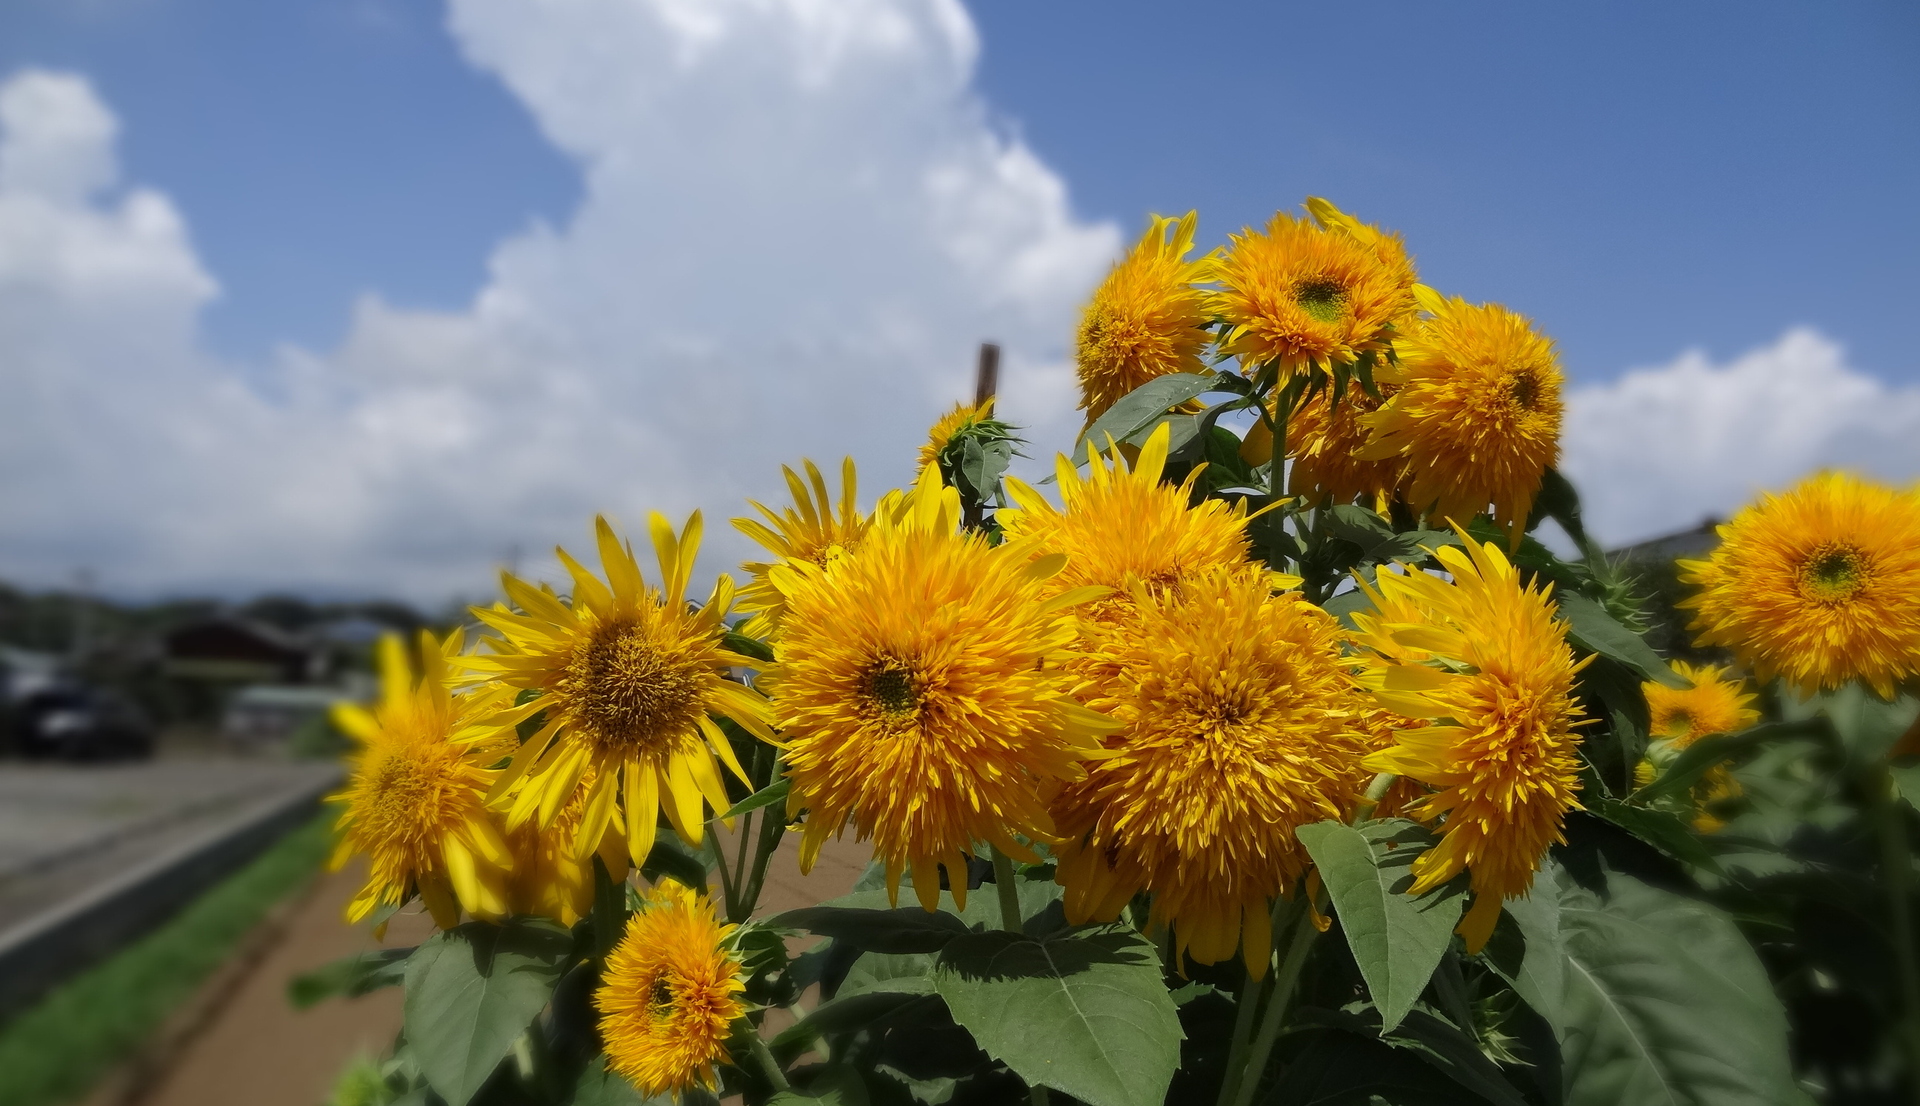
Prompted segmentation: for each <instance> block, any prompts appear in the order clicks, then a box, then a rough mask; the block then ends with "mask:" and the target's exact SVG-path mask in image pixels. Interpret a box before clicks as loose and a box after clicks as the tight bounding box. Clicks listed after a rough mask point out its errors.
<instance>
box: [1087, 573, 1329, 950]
mask: <svg viewBox="0 0 1920 1106" xmlns="http://www.w3.org/2000/svg"><path fill="white" fill-rule="evenodd" d="M1133 588H1134V605H1133V607H1132V609H1131V612H1130V614H1129V616H1128V617H1127V618H1125V619H1123V620H1121V621H1118V622H1115V623H1113V624H1110V625H1105V626H1101V627H1099V628H1098V629H1096V630H1094V631H1093V632H1092V633H1091V635H1090V636H1091V637H1092V638H1093V641H1092V642H1091V643H1090V645H1089V648H1090V649H1092V650H1094V651H1096V652H1098V653H1100V654H1103V655H1104V659H1105V661H1106V664H1107V666H1109V667H1111V668H1112V669H1113V670H1114V671H1115V672H1116V673H1117V678H1114V679H1110V680H1107V681H1104V682H1103V685H1102V686H1101V687H1100V688H1098V689H1097V690H1095V691H1093V692H1092V694H1091V697H1090V698H1089V699H1088V706H1089V707H1091V708H1093V709H1095V710H1098V711H1102V712H1104V713H1107V714H1110V715H1111V716H1112V718H1113V719H1114V720H1115V721H1116V722H1118V723H1120V724H1121V725H1122V727H1123V728H1122V729H1121V730H1120V732H1118V733H1116V734H1114V735H1113V736H1112V737H1110V738H1109V739H1108V742H1107V743H1108V745H1109V747H1110V749H1111V750H1112V751H1113V755H1112V756H1111V757H1109V758H1106V759H1102V760H1099V761H1097V762H1095V763H1093V764H1090V765H1089V766H1088V774H1087V778H1086V779H1085V780H1084V781H1081V782H1078V783H1069V784H1067V785H1066V786H1065V788H1064V789H1062V790H1061V792H1060V793H1059V795H1058V797H1057V798H1056V799H1055V800H1054V802H1053V804H1052V809H1053V816H1054V824H1055V825H1056V827H1057V828H1058V830H1059V833H1060V835H1061V836H1062V837H1063V838H1065V843H1064V844H1063V845H1061V846H1060V847H1059V848H1058V849H1057V850H1056V851H1057V852H1058V854H1059V856H1060V867H1059V876H1058V878H1059V881H1060V882H1061V883H1062V884H1063V885H1064V886H1065V887H1066V897H1065V906H1066V911H1067V918H1068V920H1069V921H1070V922H1073V923H1075V924H1078V923H1081V922H1085V921H1087V920H1089V919H1095V920H1100V921H1111V920H1113V919H1115V918H1117V917H1118V916H1119V913H1120V909H1121V907H1123V906H1124V905H1126V903H1127V902H1128V900H1130V899H1131V898H1132V897H1133V896H1134V895H1135V894H1136V893H1138V892H1140V891H1142V890H1147V891H1151V892H1153V924H1155V925H1160V924H1171V925H1172V926H1173V930H1174V935H1175V938H1174V939H1175V945H1176V948H1177V949H1178V950H1179V951H1180V952H1182V953H1184V954H1186V955H1189V956H1191V957H1193V959H1194V960H1195V961H1197V962H1199V963H1202V964H1212V963H1215V962H1217V961H1220V960H1224V959H1226V958H1228V957H1230V956H1232V955H1233V954H1234V950H1235V949H1236V948H1238V949H1240V951H1241V955H1242V957H1243V958H1244V959H1245V961H1246V965H1247V969H1248V970H1249V971H1250V972H1252V973H1253V975H1254V976H1255V977H1256V978H1258V977H1260V976H1262V975H1264V974H1265V972H1266V967H1267V960H1268V955H1269V952H1270V942H1271V934H1270V933H1269V930H1268V911H1269V909H1270V907H1271V900H1272V899H1273V898H1274V897H1275V896H1277V895H1282V894H1285V893H1287V891H1288V889H1289V888H1291V887H1292V886H1294V885H1295V884H1296V883H1297V882H1298V881H1299V879H1300V877H1301V875H1302V873H1303V872H1304V871H1305V869H1306V865H1307V855H1306V852H1305V850H1304V849H1303V848H1302V847H1301V846H1300V844H1299V842H1298V841H1297V840H1296V839H1295V837H1294V831H1295V830H1296V829H1298V828H1299V827H1300V826H1302V825H1306V824H1308V823H1311V822H1317V821H1320V820H1321V819H1323V818H1344V817H1346V815H1347V814H1348V813H1349V812H1350V811H1351V810H1352V807H1353V804H1354V801H1355V800H1356V799H1357V798H1358V797H1359V790H1358V778H1359V777H1358V772H1357V766H1358V764H1359V761H1360V757H1361V754H1362V752H1363V748H1362V738H1361V737H1360V735H1359V734H1357V733H1355V732H1354V729H1353V722H1354V713H1355V708H1357V707H1359V706H1361V705H1362V704H1361V702H1360V700H1359V698H1358V696H1357V695H1356V692H1355V689H1354V686H1353V682H1352V680H1351V678H1350V677H1349V676H1348V675H1347V673H1346V671H1345V666H1344V663H1343V661H1342V658H1341V655H1340V647H1339V642H1340V630H1339V626H1338V625H1337V624H1336V623H1335V622H1334V621H1333V619H1332V618H1330V617H1328V616H1327V614H1326V613H1325V612H1324V611H1321V610H1320V609H1319V608H1317V607H1314V606H1312V605H1310V604H1308V603H1307V602H1306V601H1305V600H1304V599H1302V598H1301V597H1300V596H1299V595H1298V594H1297V593H1293V592H1283V593H1279V594H1275V593H1274V591H1273V587H1272V581H1271V577H1270V575H1269V574H1268V573H1267V572H1266V571H1265V569H1263V568H1262V567H1261V566H1259V565H1255V564H1250V563H1246V562H1242V563H1240V564H1237V565H1233V566H1228V567H1214V568H1210V569H1208V570H1206V571H1204V572H1200V573H1196V574H1195V575H1193V576H1191V577H1189V578H1188V579H1187V580H1186V582H1185V583H1184V584H1183V585H1182V587H1181V589H1180V591H1179V593H1178V594H1173V593H1170V592H1167V591H1164V590H1163V591H1154V590H1152V589H1150V588H1148V587H1147V586H1146V585H1145V583H1144V582H1141V581H1137V580H1136V581H1135V582H1134V585H1133Z"/></svg>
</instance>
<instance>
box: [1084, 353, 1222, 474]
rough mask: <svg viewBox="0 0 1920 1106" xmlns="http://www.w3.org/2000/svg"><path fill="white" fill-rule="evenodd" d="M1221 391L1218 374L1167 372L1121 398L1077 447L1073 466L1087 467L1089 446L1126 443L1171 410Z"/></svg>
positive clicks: (1096, 422) (1097, 421)
mask: <svg viewBox="0 0 1920 1106" xmlns="http://www.w3.org/2000/svg"><path fill="white" fill-rule="evenodd" d="M1219 388H1220V384H1219V377H1218V375H1217V374H1213V373H1209V374H1207V375H1204V376H1202V375H1200V374H1197V373H1168V374H1167V375H1166V376H1158V377H1155V378H1153V379H1152V380H1149V381H1147V382H1146V383H1145V384H1142V385H1140V386H1139V387H1138V388H1135V389H1134V390H1133V391H1131V392H1128V393H1127V394H1126V395H1125V396H1122V397H1121V398H1120V401H1119V402H1118V403H1115V404H1114V405H1113V406H1112V407H1109V408H1107V410H1106V413H1105V414H1103V415H1101V416H1100V417H1099V418H1098V419H1096V420H1095V421H1094V424H1093V425H1092V426H1089V427H1087V431H1086V433H1085V434H1082V435H1081V436H1080V441H1079V443H1078V444H1076V445H1075V446H1074V450H1073V463H1074V464H1076V465H1078V464H1084V463H1085V462H1086V460H1087V450H1088V448H1089V447H1091V448H1093V449H1096V450H1099V449H1105V448H1107V439H1108V438H1109V437H1111V438H1112V439H1113V440H1114V441H1116V442H1124V441H1126V440H1127V439H1128V438H1131V437H1133V435H1135V434H1137V433H1139V432H1140V431H1141V430H1144V429H1146V428H1147V427H1149V426H1151V425H1153V424H1154V422H1156V421H1157V420H1158V419H1159V418H1160V416H1162V415H1164V414H1166V413H1167V411H1168V410H1170V409H1172V408H1174V407H1178V406H1179V405H1180V404H1182V403H1185V402H1186V401H1188V400H1190V399H1192V398H1193V397H1195V396H1197V395H1200V394H1201V393H1202V392H1211V391H1217V390H1219Z"/></svg>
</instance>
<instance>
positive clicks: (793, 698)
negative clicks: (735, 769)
mask: <svg viewBox="0 0 1920 1106" xmlns="http://www.w3.org/2000/svg"><path fill="white" fill-rule="evenodd" d="M907 506H908V507H909V510H908V511H906V512H905V513H904V514H903V515H902V516H901V517H899V518H897V519H894V518H883V519H881V520H880V521H879V522H878V523H877V524H876V525H875V526H874V528H873V529H872V530H871V531H869V532H868V534H867V536H866V538H865V539H864V540H863V541H862V542H861V543H860V545H859V546H858V547H857V548H855V549H854V550H852V551H851V552H849V553H848V554H847V555H845V556H843V557H841V558H839V559H838V560H835V561H833V562H831V563H829V564H828V565H826V566H824V567H820V566H815V565H811V564H793V565H787V566H782V567H780V568H777V569H775V570H774V581H775V583H776V584H777V585H778V586H779V587H780V589H781V591H782V592H783V593H784V594H785V596H786V600H787V621H786V629H785V634H786V637H785V638H784V640H783V648H782V651H781V659H780V663H779V664H777V665H775V666H774V667H773V668H771V669H770V670H769V671H768V672H767V673H766V674H765V675H764V676H763V677H762V679H761V686H762V687H765V688H767V689H768V691H769V693H770V694H771V695H772V697H773V708H774V713H775V717H776V719H777V721H778V724H779V726H780V728H781V729H782V730H783V731H784V738H785V740H786V751H787V752H786V756H787V774H788V776H789V777H790V778H791V779H792V781H793V791H792V796H791V798H790V799H789V800H788V809H789V810H792V811H794V812H796V813H798V812H799V811H801V810H805V811H806V812H807V820H806V826H805V828H804V830H803V831H802V835H801V841H800V865H801V870H802V871H806V870H809V869H810V868H811V867H812V866H813V862H814V859H815V858H816V857H817V856H818V855H819V852H820V847H821V845H822V844H823V843H824V842H825V841H826V840H827V839H828V838H829V837H833V836H836V835H838V834H840V833H842V832H844V827H845V825H846V824H847V822H848V821H849V820H850V819H851V820H852V822H853V824H854V826H855V827H856V832H857V834H858V836H859V838H860V839H861V840H866V839H868V838H871V839H872V840H873V842H874V851H875V854H876V855H877V856H878V857H879V858H880V859H881V860H882V861H884V862H885V864H886V868H887V888H888V891H889V893H890V894H893V895H895V896H897V895H898V892H899V880H900V874H901V872H902V871H904V870H907V869H909V868H910V869H911V871H912V873H913V883H914V890H915V891H916V892H917V893H918V895H919V897H920V902H921V904H922V905H923V906H925V907H926V908H927V909H929V910H932V909H934V908H935V907H936V906H937V905H938V902H939V893H940V891H939V888H940V883H939V876H938V873H937V872H936V869H935V866H936V865H938V864H947V865H949V866H950V869H952V870H962V871H963V870H964V858H965V856H966V855H967V854H968V853H969V851H970V850H971V849H972V847H973V845H974V843H975V842H982V841H984V842H989V843H992V844H995V845H998V846H999V847H1001V848H1002V849H1004V850H1006V851H1008V852H1010V853H1015V854H1017V855H1028V854H1027V850H1026V849H1024V848H1022V847H1021V845H1020V844H1019V843H1018V842H1017V841H1016V840H1014V835H1016V834H1018V835H1021V836H1024V837H1027V838H1031V839H1044V838H1049V837H1051V835H1052V823H1051V822H1050V821H1049V820H1048V818H1047V813H1046V809H1045V807H1044V806H1043V804H1042V803H1041V801H1040V799H1039V796H1038V794H1037V791H1036V789H1037V788H1038V786H1039V785H1040V784H1042V783H1043V782H1045V781H1048V780H1054V779H1069V778H1073V777H1076V776H1078V775H1080V773H1081V768H1080V760H1081V758H1082V757H1084V756H1086V755H1088V754H1090V753H1094V752H1097V751H1098V748H1099V740H1098V734H1099V733H1101V732H1104V731H1105V730H1107V729H1111V724H1110V723H1108V722H1107V720H1106V719H1104V718H1101V717H1100V716H1099V715H1096V714H1094V713H1092V712H1091V711H1088V710H1086V709H1085V708H1084V707H1081V706H1079V705H1078V704H1076V703H1075V702H1073V700H1072V699H1070V698H1069V697H1068V694H1067V693H1068V691H1069V689H1070V684H1071V681H1070V680H1069V679H1068V678H1067V677H1066V675H1065V674H1064V673H1063V672H1062V671H1061V670H1060V669H1059V668H1058V667H1056V666H1055V664H1054V663H1053V662H1054V661H1055V659H1056V657H1057V656H1058V654H1060V653H1061V652H1062V651H1064V650H1066V649H1068V648H1069V647H1071V646H1072V645H1073V643H1074V639H1075V622H1074V618H1073V616H1072V614H1071V613H1070V611H1069V608H1070V607H1071V606H1072V605H1073V604H1074V603H1076V602H1078V601H1081V600H1083V599H1085V598H1087V596H1086V595H1084V594H1081V593H1078V592H1067V593H1065V594H1063V595H1054V596H1053V597H1052V598H1049V595H1050V592H1049V589H1048V588H1047V586H1046V581H1045V579H1044V577H1045V575H1046V574H1047V573H1048V572H1050V571H1052V570H1053V569H1055V568H1057V565H1058V558H1052V559H1047V560H1043V561H1041V562H1038V563H1032V562H1029V561H1027V560H1026V559H1025V558H1022V557H1019V556H1016V555H1014V554H1012V553H1010V552H1009V551H1008V550H1007V548H1006V547H1004V546H1002V547H998V548H996V547H994V546H990V545H988V544H987V540H986V538H985V537H984V536H982V535H979V534H971V533H961V532H959V530H958V525H959V518H960V500H959V495H958V493H956V492H955V491H954V490H953V489H951V488H945V487H942V486H941V484H940V475H939V473H938V472H936V471H934V470H931V469H929V470H928V471H926V472H923V473H922V474H921V477H920V482H919V484H918V485H917V486H916V487H915V489H914V491H913V493H912V495H911V497H910V500H909V502H908V504H907ZM955 894H956V896H958V897H962V898H964V894H965V892H964V890H963V889H962V888H961V887H959V886H956V887H955Z"/></svg>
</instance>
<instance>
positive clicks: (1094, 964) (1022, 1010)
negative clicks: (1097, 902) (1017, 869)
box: [933, 926, 1185, 1106]
mask: <svg viewBox="0 0 1920 1106" xmlns="http://www.w3.org/2000/svg"><path fill="white" fill-rule="evenodd" d="M933 981H934V988H935V990H936V991H937V992H938V993H939V995H940V997H942V998H944V999H946V1002H947V1009H948V1010H950V1011H952V1013H953V1020H954V1021H955V1022H957V1023H959V1024H960V1025H961V1026H962V1027H963V1028H965V1029H966V1030H967V1031H968V1032H969V1033H971V1034H973V1039H974V1041H975V1042H977V1043H978V1044H979V1046H980V1047H981V1048H982V1049H984V1050H986V1052H987V1054H988V1055H990V1056H992V1057H994V1058H995V1059H997V1060H999V1061H1000V1062H1001V1063H1004V1064H1005V1065H1007V1067H1009V1068H1011V1069H1012V1070H1013V1072H1014V1074H1016V1075H1018V1076H1020V1078H1022V1079H1024V1080H1026V1081H1027V1083H1028V1084H1029V1085H1044V1086H1049V1087H1054V1088H1057V1089H1059V1090H1061V1091H1063V1092H1065V1093H1067V1094H1070V1095H1072V1096H1074V1097H1075V1098H1077V1099H1079V1100H1081V1101H1082V1102H1085V1103H1087V1104H1088V1106H1159V1104H1160V1103H1161V1102H1162V1101H1163V1100H1164V1099H1165V1098H1166V1094H1167V1085H1168V1084H1169V1083H1170V1082H1172V1080H1173V1073H1174V1070H1175V1069H1176V1068H1177V1067H1179V1065H1180V1042H1181V1040H1183V1039H1184V1036H1185V1035H1184V1034H1183V1033H1182V1032H1181V1029H1180V1019H1179V1016H1178V1014H1177V1012H1176V1011H1175V1009H1174V1005H1173V1000H1172V999H1171V998H1170V997H1169V996H1168V994H1167V988H1166V986H1165V984H1163V983H1162V982H1161V973H1160V958H1159V956H1158V954H1157V953H1156V952H1155V950H1154V948H1153V946H1152V945H1150V944H1148V943H1147V942H1146V941H1145V940H1143V939H1142V938H1141V937H1140V935H1139V934H1137V933H1135V932H1134V931H1132V930H1131V929H1128V928H1126V927H1123V926H1103V927H1097V928H1092V929H1081V930H1075V931H1070V932H1068V933H1066V934H1063V935H1061V936H1058V937H1054V938H1049V939H1047V940H1034V939H1033V938H1029V937H1022V936H1016V935H1015V934H1012V933H1006V932H989V933H978V934H968V935H966V936H963V937H956V938H954V939H953V940H952V941H950V942H948V944H947V947H946V948H945V949H943V950H942V951H941V953H940V961H939V964H938V965H937V966H936V968H935V969H934V976H933Z"/></svg>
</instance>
